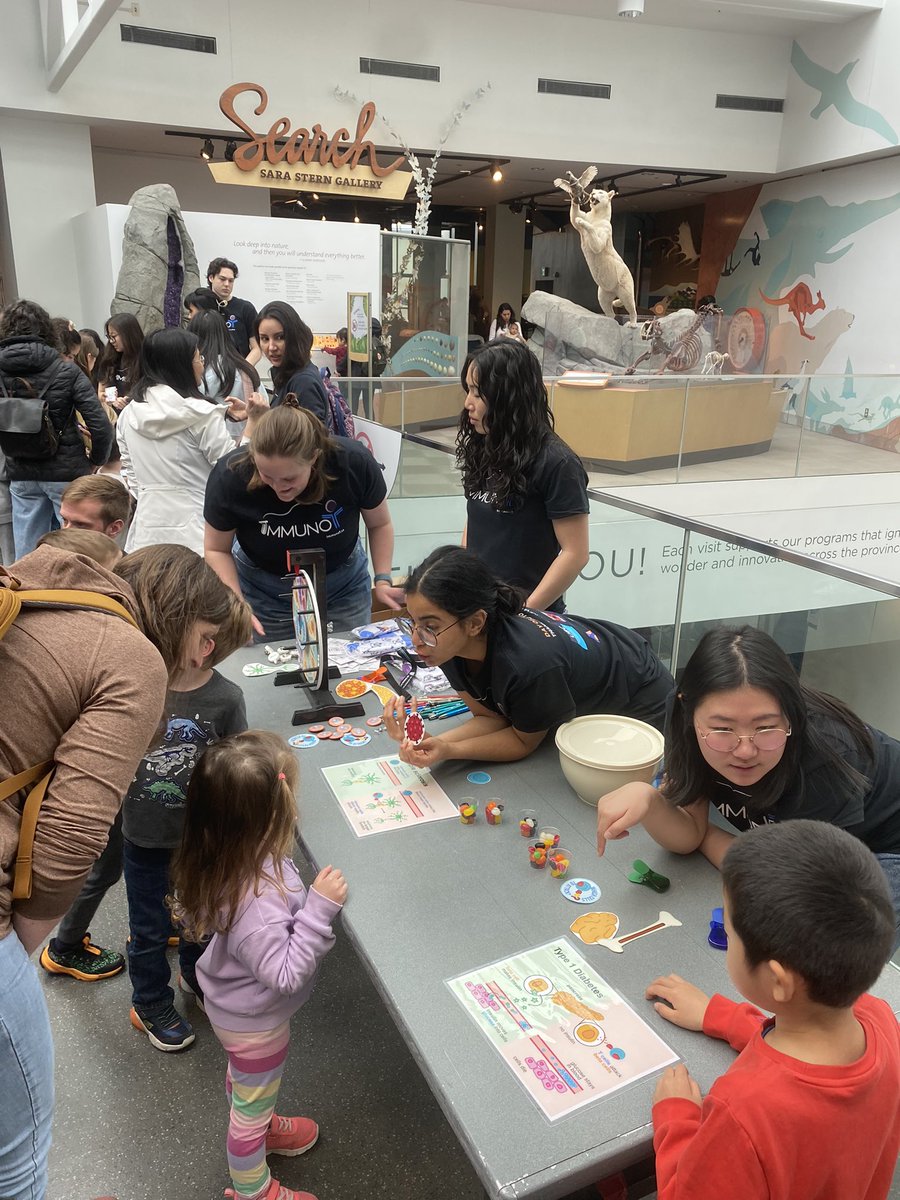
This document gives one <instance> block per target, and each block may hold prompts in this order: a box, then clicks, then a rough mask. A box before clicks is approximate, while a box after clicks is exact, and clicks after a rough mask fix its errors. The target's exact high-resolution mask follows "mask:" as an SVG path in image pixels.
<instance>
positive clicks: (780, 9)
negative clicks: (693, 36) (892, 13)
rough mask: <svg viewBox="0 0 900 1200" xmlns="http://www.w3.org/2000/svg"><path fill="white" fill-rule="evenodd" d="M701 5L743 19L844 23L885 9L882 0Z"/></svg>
mask: <svg viewBox="0 0 900 1200" xmlns="http://www.w3.org/2000/svg"><path fill="white" fill-rule="evenodd" d="M700 3H701V5H703V4H705V5H707V6H708V7H710V8H717V9H720V10H721V9H727V10H728V11H730V12H734V13H740V14H741V15H742V16H755V15H760V16H776V17H805V18H808V19H809V20H812V21H847V20H849V19H852V18H853V17H860V16H862V15H863V14H864V13H869V12H880V11H881V9H883V8H884V0H700Z"/></svg>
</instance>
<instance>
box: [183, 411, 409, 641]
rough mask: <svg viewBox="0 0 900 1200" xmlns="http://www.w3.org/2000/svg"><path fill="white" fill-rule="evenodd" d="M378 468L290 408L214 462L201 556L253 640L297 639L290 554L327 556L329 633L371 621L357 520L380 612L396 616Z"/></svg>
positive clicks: (360, 449) (361, 450)
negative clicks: (241, 603)
mask: <svg viewBox="0 0 900 1200" xmlns="http://www.w3.org/2000/svg"><path fill="white" fill-rule="evenodd" d="M386 496H387V490H386V488H385V483H384V476H383V475H382V473H381V469H380V468H379V466H378V463H377V462H376V461H375V459H374V458H373V457H372V455H371V454H370V453H369V451H368V450H367V449H366V448H365V447H364V446H363V445H362V444H361V443H360V442H356V441H352V440H350V439H349V438H341V437H332V436H330V435H329V433H328V431H327V429H326V428H325V426H324V425H323V424H322V422H321V421H320V420H318V419H317V418H316V417H314V416H313V415H312V414H311V413H310V412H308V411H307V410H305V409H303V408H299V407H297V406H296V401H291V402H289V403H284V404H281V405H280V406H279V407H278V408H273V409H270V410H269V411H268V412H265V413H263V414H262V416H261V417H260V418H259V420H258V422H257V424H256V426H255V428H254V430H253V432H252V433H251V435H250V441H249V445H248V446H246V447H241V448H240V449H238V450H236V451H234V452H233V453H232V454H229V455H228V456H227V457H225V458H223V459H220V460H219V462H218V463H216V465H215V467H213V470H212V474H211V475H210V477H209V482H208V484H207V486H206V505H205V509H204V516H205V518H206V541H205V545H206V559H207V562H208V563H209V565H210V566H211V567H212V568H213V570H214V571H215V572H216V574H217V575H218V576H219V578H220V579H221V580H222V581H223V582H224V583H226V584H228V586H229V587H230V588H232V589H233V590H234V591H235V592H237V594H238V595H239V596H241V597H242V598H243V599H244V600H246V601H247V603H248V604H249V605H250V607H251V608H252V609H253V628H254V631H255V639H256V640H257V641H276V640H279V639H283V638H290V637H293V635H294V625H293V618H292V614H291V595H290V584H289V583H286V582H285V579H284V576H285V575H286V573H287V570H288V563H287V554H288V551H291V550H315V549H321V550H324V552H325V569H326V580H327V582H326V600H327V617H324V616H323V619H327V620H328V621H331V622H332V624H333V627H334V628H335V629H341V630H343V629H352V628H353V627H355V626H357V625H364V624H366V623H367V622H368V621H369V620H370V619H371V614H372V588H371V583H370V579H369V569H368V562H367V559H366V552H365V550H364V549H363V545H362V542H361V541H360V538H359V527H360V522H362V523H363V524H364V525H365V527H366V531H367V534H368V541H369V549H370V552H371V556H372V564H373V567H374V569H375V586H374V593H375V599H376V600H377V602H378V606H379V607H380V608H391V609H395V610H398V611H399V609H400V608H401V606H402V601H403V592H402V590H401V589H400V588H395V587H393V586H392V584H391V560H392V555H393V550H394V527H393V525H392V524H391V515H390V511H389V510H388V506H387V499H386Z"/></svg>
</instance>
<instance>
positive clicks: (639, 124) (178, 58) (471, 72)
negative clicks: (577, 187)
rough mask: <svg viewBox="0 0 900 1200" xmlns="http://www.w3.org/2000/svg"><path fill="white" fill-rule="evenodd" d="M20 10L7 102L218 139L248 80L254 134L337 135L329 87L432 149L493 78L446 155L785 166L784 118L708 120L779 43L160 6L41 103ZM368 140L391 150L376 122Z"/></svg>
mask: <svg viewBox="0 0 900 1200" xmlns="http://www.w3.org/2000/svg"><path fill="white" fill-rule="evenodd" d="M6 2H7V3H10V2H11V0H6ZM23 13H24V15H23V17H22V19H21V20H20V21H18V22H17V23H16V25H15V27H13V28H12V29H9V28H7V29H5V30H4V33H5V34H11V36H10V38H9V43H10V44H9V46H8V47H7V53H6V54H5V56H4V57H5V62H4V70H3V72H2V75H0V108H2V107H4V106H5V107H8V108H11V109H14V110H22V109H26V110H34V111H40V112H45V113H52V112H60V113H69V114H77V115H80V116H84V117H87V118H89V119H90V120H92V121H98V120H103V121H109V120H111V119H113V120H115V119H119V120H127V121H140V122H147V121H153V122H154V123H157V124H159V125H164V126H170V127H175V128H191V127H195V128H198V129H210V130H217V129H227V128H228V126H227V124H226V122H225V119H224V118H223V117H222V115H221V114H220V112H219V110H218V97H219V95H220V94H221V92H222V91H223V90H224V88H225V87H227V86H228V85H229V84H232V83H235V82H238V81H240V80H254V81H257V82H259V83H262V84H264V85H265V86H266V87H268V89H269V94H270V104H269V109H268V112H267V113H266V114H265V116H264V117H263V118H260V119H259V120H260V123H261V124H262V123H263V122H265V125H263V127H264V128H267V127H268V124H270V123H271V122H272V121H274V120H275V119H276V118H278V117H280V116H283V115H286V116H289V117H290V118H291V119H292V121H293V122H294V123H295V124H297V125H300V124H308V123H310V122H313V121H320V122H321V124H322V126H323V128H326V129H329V130H331V129H334V128H336V127H338V126H341V125H345V124H347V123H349V122H351V121H353V120H355V112H354V108H353V106H352V105H350V104H348V103H347V102H345V101H341V100H339V99H338V98H336V97H335V95H334V89H335V86H336V85H339V86H341V87H343V88H347V89H349V90H351V91H352V92H354V93H355V94H356V95H357V96H358V97H359V98H360V100H365V99H369V98H371V99H374V100H375V102H376V104H377V106H378V109H379V111H380V112H382V113H383V114H384V115H385V116H386V117H388V118H390V119H391V120H392V121H393V123H394V124H395V125H396V126H397V128H398V129H399V130H400V131H401V132H402V133H403V135H404V136H405V137H406V138H408V139H409V142H410V144H412V145H414V146H433V145H435V144H436V142H437V140H438V138H439V137H440V135H441V133H442V132H443V130H444V128H445V127H446V125H447V122H448V121H449V119H450V117H451V115H452V114H453V112H454V111H455V110H456V109H457V107H458V106H459V105H460V103H461V102H463V101H464V100H466V99H467V98H469V97H471V95H472V94H473V92H474V90H475V89H476V88H477V87H479V86H480V85H483V84H486V83H488V82H490V83H491V85H492V90H491V91H490V93H489V94H488V95H487V96H486V97H485V98H484V99H482V100H480V101H479V102H478V103H477V105H475V106H474V107H473V108H472V109H471V110H470V111H469V112H468V113H467V114H466V116H465V118H464V120H463V121H462V122H461V123H460V125H459V126H458V127H457V128H456V129H455V131H454V132H453V134H452V136H451V138H450V141H449V143H448V148H453V149H458V150H464V151H466V152H470V153H477V154H485V155H494V154H497V155H503V156H522V157H529V158H534V157H538V158H541V157H543V158H547V159H551V160H553V159H556V160H567V161H574V162H577V161H591V160H599V161H602V162H611V163H621V164H637V165H644V164H647V163H654V164H657V165H659V166H677V167H685V168H712V169H719V170H729V171H742V172H751V171H767V170H772V169H774V167H775V163H776V161H777V155H778V142H779V136H780V131H781V118H780V117H779V116H771V115H759V114H753V113H740V112H730V111H727V110H717V109H716V108H715V95H716V92H717V91H722V92H741V93H749V94H752V95H763V96H782V95H783V94H784V87H785V79H786V74H787V69H788V67H787V63H788V52H789V41H788V39H786V38H779V37H774V36H758V37H754V36H752V35H746V34H743V35H736V34H724V33H713V32H709V31H701V30H678V29H671V28H662V27H659V26H652V25H642V24H641V23H640V22H627V21H619V20H606V21H601V20H597V19H591V18H581V17H572V16H565V15H562V14H560V13H558V12H555V11H547V12H537V11H533V10H526V9H520V10H515V11H511V10H509V9H506V8H498V7H493V6H490V5H482V4H479V5H472V4H467V3H465V2H463V0H446V2H442V3H438V2H437V0H426V2H425V3H423V4H420V5H418V6H411V5H409V4H408V3H407V0H377V2H376V0H353V2H351V0H336V2H333V3H327V4H326V3H325V2H324V0H306V2H304V3H303V4H296V3H291V2H290V0H278V2H276V0H271V2H269V3H266V4H264V5H251V4H247V3H245V2H242V0H193V2H187V0H152V2H150V3H146V4H142V5H141V11H140V15H139V16H138V17H136V18H135V17H131V16H130V15H123V14H119V13H117V14H115V15H114V18H113V20H112V21H111V22H110V24H109V25H108V27H107V28H106V29H105V30H104V31H103V33H102V34H101V35H100V37H99V38H98V40H97V42H96V44H95V45H94V46H93V47H92V48H91V49H90V50H89V51H88V53H87V55H86V57H85V59H84V61H83V62H82V63H81V64H80V65H79V66H78V67H77V68H76V70H75V71H74V73H73V75H72V76H71V78H70V79H69V80H68V81H67V83H66V84H65V85H64V87H63V88H62V89H61V91H60V92H59V93H57V94H55V95H49V94H48V93H47V92H46V90H45V88H44V78H45V69H44V66H43V60H42V51H41V43H40V29H39V24H40V23H39V19H38V9H37V5H35V4H33V5H30V6H27V7H26V6H23ZM261 14H262V15H261ZM123 21H126V22H128V23H132V24H141V25H152V26H155V27H157V28H161V29H169V30H184V31H188V32H195V33H204V34H212V35H215V36H216V37H217V38H218V54H217V55H214V56H213V55H205V54H197V53H192V52H189V51H179V50H166V49H162V48H158V47H151V46H136V45H129V44H123V43H122V42H121V37H120V31H119V24H120V22H123ZM311 33H312V34H313V37H314V45H312V46H311V44H310V35H311ZM360 55H365V56H371V57H383V58H388V59H395V60H396V59H399V60H402V61H411V62H423V63H428V64H436V65H438V66H440V67H441V72H442V77H441V82H440V83H439V84H434V83H425V82H415V81H410V80H406V79H390V78H384V77H377V76H366V75H360V74H359V69H358V68H359V64H358V59H359V56H360ZM698 63H702V64H703V70H702V72H697V71H696V69H695V66H696V64H698ZM539 75H540V76H546V77H550V78H561V79H575V80H584V81H589V82H603V83H610V84H611V85H612V100H611V101H589V100H579V99H574V98H571V97H563V96H539V95H538V93H537V77H538V76H539ZM111 97H114V102H113V103H111ZM248 110H249V106H248ZM377 140H378V141H381V142H382V143H385V142H388V141H389V139H388V137H387V135H386V133H385V131H384V129H383V128H379V129H378V131H377Z"/></svg>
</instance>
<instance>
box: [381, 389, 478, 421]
mask: <svg viewBox="0 0 900 1200" xmlns="http://www.w3.org/2000/svg"><path fill="white" fill-rule="evenodd" d="M380 386H381V391H380V393H379V392H376V393H375V420H376V421H380V422H381V424H382V425H387V426H389V427H390V428H391V429H399V428H400V426H401V425H403V426H404V428H406V429H412V430H415V429H424V428H428V427H433V426H437V425H443V426H447V425H455V424H456V423H457V421H458V420H459V414H460V413H461V412H462V406H463V400H464V399H465V395H464V393H463V390H462V387H461V386H460V382H459V380H458V379H454V380H452V381H448V382H446V383H445V382H444V381H443V380H433V381H432V380H429V379H422V378H418V377H416V376H409V377H406V376H401V377H399V378H397V379H386V378H382V379H381V381H380ZM401 386H402V389H403V391H402V393H401ZM401 395H402V399H401Z"/></svg>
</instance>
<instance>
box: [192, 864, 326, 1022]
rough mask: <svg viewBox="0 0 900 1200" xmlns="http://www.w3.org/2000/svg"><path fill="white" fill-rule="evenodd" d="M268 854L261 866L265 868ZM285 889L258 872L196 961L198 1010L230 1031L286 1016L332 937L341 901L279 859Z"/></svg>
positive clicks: (307, 988) (309, 984)
mask: <svg viewBox="0 0 900 1200" xmlns="http://www.w3.org/2000/svg"><path fill="white" fill-rule="evenodd" d="M272 869H273V864H272V862H271V860H268V861H267V862H266V863H265V864H264V870H266V871H267V872H271V871H272ZM283 870H284V882H285V886H286V888H287V895H286V896H283V895H282V894H281V892H280V891H279V890H278V888H277V887H276V886H275V884H274V883H270V882H268V880H261V881H260V884H259V894H258V895H253V894H252V893H250V894H248V896H247V897H246V898H245V900H244V902H243V903H242V905H241V907H240V908H239V909H238V914H237V917H236V918H235V920H234V922H233V923H232V926H231V928H230V929H229V930H228V932H227V933H217V934H214V936H213V938H212V940H211V941H210V943H209V945H208V946H207V948H206V950H205V951H204V952H203V956H202V957H201V959H200V961H199V962H198V963H197V979H198V981H199V983H200V986H201V988H202V989H203V996H204V1001H205V1005H206V1015H207V1016H208V1017H209V1019H210V1021H212V1023H213V1025H218V1026H219V1027H220V1028H221V1029H229V1030H232V1031H241V1032H243V1031H249V1032H254V1033H255V1032H261V1031H263V1030H267V1029H274V1028H275V1027H276V1026H278V1025H281V1024H282V1023H283V1022H284V1021H287V1020H289V1018H290V1017H292V1016H293V1015H294V1013H295V1012H296V1011H297V1009H298V1008H300V1007H302V1005H303V1004H305V1003H306V1001H307V999H308V998H309V996H310V993H311V992H312V989H313V984H314V983H315V979H316V972H317V971H318V969H319V963H320V962H321V961H322V959H323V958H324V957H325V955H326V954H327V953H328V951H329V950H330V949H331V947H332V946H333V945H334V933H333V932H332V929H331V924H332V922H333V921H334V918H335V917H336V916H337V914H338V913H339V912H340V911H341V905H340V904H335V903H334V902H333V901H332V900H328V899H326V897H325V896H323V895H321V894H320V893H319V892H317V891H316V890H315V889H311V890H310V891H309V892H307V891H306V888H305V887H304V886H303V883H302V882H301V880H300V876H299V875H298V873H297V868H296V867H295V866H294V864H293V863H292V862H291V861H290V859H285V860H284V864H283Z"/></svg>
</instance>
